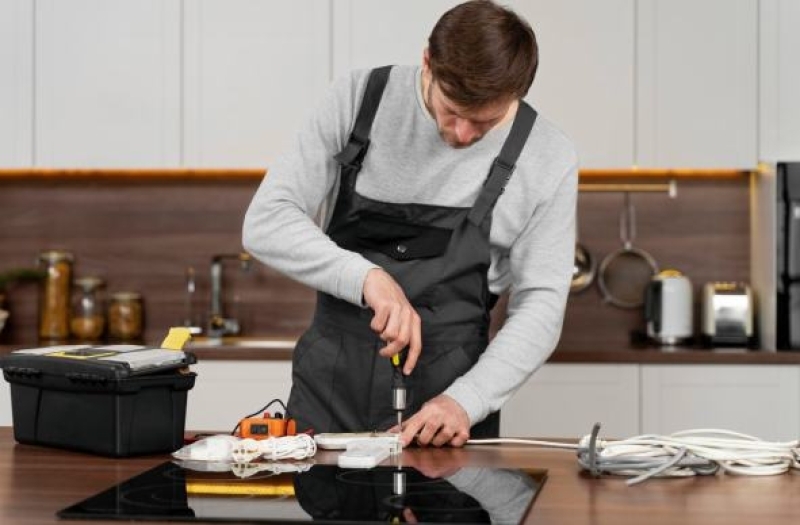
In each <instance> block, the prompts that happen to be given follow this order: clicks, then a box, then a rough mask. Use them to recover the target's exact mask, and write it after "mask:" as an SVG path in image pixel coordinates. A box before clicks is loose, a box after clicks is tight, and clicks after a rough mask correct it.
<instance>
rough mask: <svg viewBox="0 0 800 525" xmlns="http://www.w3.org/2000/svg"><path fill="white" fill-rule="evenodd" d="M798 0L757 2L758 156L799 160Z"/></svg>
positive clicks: (799, 53)
mask: <svg viewBox="0 0 800 525" xmlns="http://www.w3.org/2000/svg"><path fill="white" fill-rule="evenodd" d="M798 27H800V2H797V0H761V2H760V4H759V29H760V31H759V131H760V135H759V158H760V159H763V160H769V161H774V160H800V96H798V94H799V93H800V32H798V31H797V28H798Z"/></svg>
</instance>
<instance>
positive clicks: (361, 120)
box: [333, 66, 392, 191]
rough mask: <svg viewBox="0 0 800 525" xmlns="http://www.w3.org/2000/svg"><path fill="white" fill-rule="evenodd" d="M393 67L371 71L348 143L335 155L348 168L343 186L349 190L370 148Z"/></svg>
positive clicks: (343, 171)
mask: <svg viewBox="0 0 800 525" xmlns="http://www.w3.org/2000/svg"><path fill="white" fill-rule="evenodd" d="M391 69H392V66H383V67H379V68H376V69H373V70H372V71H371V72H370V74H369V80H367V87H366V88H365V89H364V96H363V98H362V99H361V107H360V108H359V109H358V115H357V116H356V122H355V124H354V125H353V130H352V131H351V132H350V137H349V138H348V139H347V145H346V146H345V147H344V149H343V150H342V151H340V152H339V153H337V154H336V155H335V156H334V157H333V158H334V159H335V160H336V162H338V163H339V164H340V165H341V166H342V168H347V169H342V183H341V187H342V188H345V189H347V190H348V191H349V190H352V189H353V188H354V187H355V182H356V175H358V172H359V171H360V170H361V162H362V161H363V160H364V156H365V155H366V154H367V150H368V149H369V135H370V131H371V130H372V122H373V121H374V120H375V114H376V113H377V112H378V106H379V105H380V103H381V97H382V96H383V90H384V88H385V87H386V82H387V81H388V80H389V72H390V71H391Z"/></svg>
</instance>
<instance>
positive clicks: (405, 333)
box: [364, 268, 422, 375]
mask: <svg viewBox="0 0 800 525" xmlns="http://www.w3.org/2000/svg"><path fill="white" fill-rule="evenodd" d="M364 302H366V303H367V305H368V306H369V307H370V308H372V310H373V311H374V312H375V315H374V316H373V317H372V323H370V328H372V330H373V331H375V333H376V334H378V335H379V336H380V338H381V340H382V341H384V342H385V343H386V346H385V347H383V348H381V350H380V354H381V355H382V356H384V357H391V356H393V355H395V354H398V353H400V352H401V351H402V350H403V349H404V348H406V347H408V353H407V354H406V363H405V366H404V367H403V373H404V374H406V375H408V374H410V373H411V371H412V370H414V366H416V364H417V359H418V358H419V354H420V352H421V351H422V323H421V321H420V318H419V314H418V313H417V311H416V310H414V307H413V306H411V303H409V302H408V298H407V297H406V294H405V292H403V289H402V288H401V287H400V285H399V284H397V281H395V280H394V279H393V278H392V276H391V275H389V274H388V273H386V271H384V270H383V269H381V268H373V269H372V270H370V271H369V272H368V273H367V278H366V280H365V281H364Z"/></svg>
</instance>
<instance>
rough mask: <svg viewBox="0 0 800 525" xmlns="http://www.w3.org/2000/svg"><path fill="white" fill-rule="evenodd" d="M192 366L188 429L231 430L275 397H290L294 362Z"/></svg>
mask: <svg viewBox="0 0 800 525" xmlns="http://www.w3.org/2000/svg"><path fill="white" fill-rule="evenodd" d="M191 368H192V370H193V371H194V372H196V373H197V379H196V380H195V386H194V388H193V389H192V390H190V391H189V400H188V402H187V407H186V428H187V429H188V430H203V431H214V432H230V431H231V430H233V427H234V426H236V423H238V422H239V420H240V419H242V418H243V417H244V416H247V415H249V414H252V413H253V412H255V411H256V410H258V409H260V408H261V407H263V406H264V405H266V404H267V403H269V402H270V401H272V400H273V399H280V400H281V401H283V402H284V403H286V402H287V401H288V400H289V391H290V389H291V386H292V363H291V361H201V362H199V363H197V364H195V365H192V367H191ZM270 410H271V411H275V410H279V405H278V404H275V405H273V406H272V407H270Z"/></svg>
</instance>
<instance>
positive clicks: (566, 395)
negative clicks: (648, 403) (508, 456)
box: [500, 363, 639, 438]
mask: <svg viewBox="0 0 800 525" xmlns="http://www.w3.org/2000/svg"><path fill="white" fill-rule="evenodd" d="M500 414H501V415H500V435H502V436H504V437H567V438H578V437H581V436H585V435H587V434H589V433H591V431H592V426H593V425H594V424H595V423H596V422H599V423H600V424H601V430H600V432H601V435H603V436H608V437H628V436H632V435H636V434H638V433H639V366H638V365H616V364H614V365H611V364H609V365H605V364H599V365H596V364H562V363H555V364H546V365H544V366H543V367H542V368H541V369H539V370H538V371H537V372H536V373H535V374H534V375H533V377H531V379H530V380H528V382H527V383H526V384H525V385H523V386H522V388H520V389H519V390H518V391H517V393H516V394H515V395H514V397H512V398H511V399H510V400H509V401H508V402H507V403H506V404H505V406H504V407H503V409H502V411H501V412H500Z"/></svg>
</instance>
